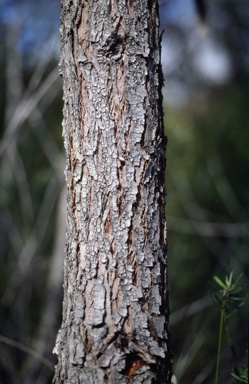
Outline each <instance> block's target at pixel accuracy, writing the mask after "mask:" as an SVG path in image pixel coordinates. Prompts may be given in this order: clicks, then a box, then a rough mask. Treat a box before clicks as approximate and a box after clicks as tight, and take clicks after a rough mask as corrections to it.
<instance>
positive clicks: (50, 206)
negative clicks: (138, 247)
mask: <svg viewBox="0 0 249 384" xmlns="http://www.w3.org/2000/svg"><path fill="white" fill-rule="evenodd" d="M201 3H202V6H204V12H202V13H201V14H200V13H198V11H197V6H196V5H197V2H194V1H193V0H160V1H159V5H160V12H161V28H162V30H164V34H163V37H162V64H163V70H164V74H165V89H164V99H165V129H166V134H167V136H168V147H167V174H166V183H167V191H168V198H167V207H166V212H167V217H168V243H169V245H168V249H169V250H168V255H169V281H170V302H171V313H172V315H171V330H172V350H173V352H174V354H175V358H174V361H175V374H176V376H177V378H178V381H179V382H180V383H181V384H183V383H184V384H198V383H207V384H209V383H212V382H213V381H214V371H215V358H216V349H217V338H218V326H219V306H215V305H213V304H212V301H211V299H210V296H209V291H211V290H212V286H211V285H212V284H213V283H212V282H213V278H212V276H213V275H214V274H215V275H219V276H224V275H228V274H229V272H230V271H231V270H233V271H234V275H235V277H236V276H239V275H240V273H243V277H242V280H243V284H244V285H245V286H247V285H248V278H249V268H248V254H249V234H248V229H249V220H248V216H249V215H248V213H249V204H248V201H249V151H248V148H249V120H248V113H247V109H248V106H247V105H248V100H249V81H248V80H249V73H248V72H249V3H248V1H247V0H215V1H212V2H208V1H206V2H204V1H202V2H201ZM59 12H60V4H59V0H52V1H51V0H50V1H48V0H40V1H39V2H36V1H33V0H23V1H22V2H20V1H17V0H16V1H14V0H12V1H11V0H8V1H7V0H5V1H4V0H2V1H1V13H0V34H1V38H0V73H1V76H0V87H1V88H0V89H1V91H0V123H1V128H0V129H1V131H0V134H1V142H0V175H1V176H0V212H1V216H0V241H1V251H0V300H1V301H0V303H1V306H0V383H1V384H5V383H15V384H21V383H22V384H23V383H24V384H31V383H32V384H47V383H49V382H51V377H52V375H53V366H54V363H55V361H54V356H53V355H52V349H53V346H54V343H55V336H56V332H57V330H58V328H59V324H60V312H61V302H62V287H61V284H62V273H63V272H62V268H63V258H64V242H65V238H64V233H65V232H64V231H65V228H64V227H65V206H66V204H65V191H64V174H63V170H64V150H63V144H62V138H61V120H62V91H61V81H60V78H59V74H58V58H59V32H58V30H59ZM245 293H246V302H247V303H248V293H247V291H246V290H245ZM247 310H248V304H247V306H244V307H243V308H242V309H241V310H240V311H239V312H238V314H237V315H236V316H233V317H232V318H231V320H230V321H231V326H230V328H231V329H232V330H234V331H233V332H232V342H233V345H234V347H235V349H236V352H237V355H238V357H239V359H240V361H241V362H243V361H244V362H245V361H246V349H247V348H248V346H247V342H248V313H247ZM232 365H233V360H232V355H231V353H230V351H229V349H228V348H227V347H226V345H225V342H224V343H223V349H222V360H221V369H222V372H221V375H220V382H221V383H233V382H234V379H233V378H232V376H231V375H230V372H231V371H232Z"/></svg>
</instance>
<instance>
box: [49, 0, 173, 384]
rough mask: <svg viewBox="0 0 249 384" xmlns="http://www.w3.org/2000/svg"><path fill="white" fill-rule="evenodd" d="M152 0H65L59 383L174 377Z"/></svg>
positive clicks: (163, 383)
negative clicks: (63, 234) (64, 240)
mask: <svg viewBox="0 0 249 384" xmlns="http://www.w3.org/2000/svg"><path fill="white" fill-rule="evenodd" d="M158 24H159V20H158V7H157V2H156V1H154V0H148V1H141V0H103V1H101V0H97V1H96V0H81V1H80V0H73V1H68V0H62V14H61V44H62V55H61V64H60V65H61V73H62V76H63V90H64V121H63V135H64V142H65V148H66V160H67V166H66V180H67V189H68V196H67V204H68V208H67V245H66V260H65V276H64V306H63V321H62V326H61V329H60V331H59V334H58V337H57V342H56V346H55V350H54V351H55V353H57V354H58V360H59V361H58V365H57V367H56V373H55V377H54V383H56V384H59V383H60V384H61V383H70V384H72V383H84V384H102V383H111V384H114V383H117V384H125V383H146V384H149V383H154V384H155V383H160V384H166V383H167V384H168V383H170V378H171V356H170V352H169V345H168V342H169V331H168V296H167V295H168V292H167V281H166V271H167V268H166V224H165V213H164V209H165V202H164V199H165V187H164V184H165V143H166V140H165V137H164V131H163V116H162V98H161V89H160V87H161V65H160V48H159V36H158Z"/></svg>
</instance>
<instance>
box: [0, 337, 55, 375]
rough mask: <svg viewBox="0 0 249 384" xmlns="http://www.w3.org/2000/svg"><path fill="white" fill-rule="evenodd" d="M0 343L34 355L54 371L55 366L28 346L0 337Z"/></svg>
mask: <svg viewBox="0 0 249 384" xmlns="http://www.w3.org/2000/svg"><path fill="white" fill-rule="evenodd" d="M0 343H4V344H7V345H10V346H11V347H14V348H17V349H20V350H21V351H23V352H25V353H28V354H29V355H32V356H33V357H35V358H36V359H37V360H39V361H41V362H42V364H44V365H46V366H47V367H48V368H49V369H51V370H52V371H53V370H54V364H53V363H51V361H49V360H48V359H46V358H45V357H43V356H41V355H40V354H39V353H38V352H36V351H34V350H33V349H32V348H30V347H28V346H27V345H24V344H22V343H19V342H18V341H15V340H12V339H9V338H8V337H5V336H2V335H0Z"/></svg>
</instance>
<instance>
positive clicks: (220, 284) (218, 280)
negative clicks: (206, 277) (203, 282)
mask: <svg viewBox="0 0 249 384" xmlns="http://www.w3.org/2000/svg"><path fill="white" fill-rule="evenodd" d="M214 280H215V281H216V283H217V284H218V285H219V286H220V287H221V288H226V285H225V284H224V283H223V281H221V279H220V278H219V277H218V276H214Z"/></svg>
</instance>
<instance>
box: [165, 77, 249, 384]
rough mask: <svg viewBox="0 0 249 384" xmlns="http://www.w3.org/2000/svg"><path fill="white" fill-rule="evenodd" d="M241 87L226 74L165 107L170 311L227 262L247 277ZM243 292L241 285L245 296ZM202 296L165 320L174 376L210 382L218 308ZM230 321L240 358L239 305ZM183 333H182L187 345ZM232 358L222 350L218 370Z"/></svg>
mask: <svg viewBox="0 0 249 384" xmlns="http://www.w3.org/2000/svg"><path fill="white" fill-rule="evenodd" d="M248 92H249V88H246V87H245V86H244V85H241V84H238V83H237V82H232V83H231V84H228V85H226V86H224V87H223V88H222V89H218V90H213V91H212V94H211V98H210V99H206V102H205V105H204V106H203V105H198V100H196V98H193V99H192V100H191V101H190V103H189V104H188V105H187V106H186V107H185V108H184V109H181V110H173V109H169V108H168V107H167V106H166V107H165V110H166V111H165V125H166V131H167V135H168V147H167V175H166V184H167V191H168V198H167V209H166V211H167V215H168V228H169V230H168V242H169V244H168V257H169V283H170V302H171V311H172V312H173V316H172V317H174V311H176V310H177V309H179V308H182V307H184V306H185V305H186V304H190V303H191V302H193V301H195V300H198V299H200V298H201V297H205V295H206V294H207V293H208V291H209V289H210V287H209V284H210V281H211V280H212V276H213V275H214V274H219V275H220V274H224V273H228V271H230V270H231V269H233V270H234V271H235V273H236V275H237V276H238V275H239V274H240V273H243V281H244V284H245V285H248V278H249V268H248V254H249V235H248V233H249V215H248V214H249V204H248V202H249V178H248V171H249V156H248V146H249V135H248V131H249V123H248V119H247V108H248V107H247V102H248ZM248 299H249V295H248V293H247V297H246V301H247V303H248ZM201 304H202V303H200V312H199V311H198V306H197V309H196V312H195V313H194V316H190V317H189V318H188V319H186V318H184V317H183V319H182V320H181V321H179V322H177V323H176V324H175V325H174V322H173V324H172V348H173V351H174V352H175V354H176V358H175V364H176V376H177V372H178V371H179V374H178V377H179V378H180V382H181V383H182V382H184V383H211V382H212V377H213V370H214V361H213V362H212V364H211V361H212V358H213V357H214V356H215V345H216V340H217V337H218V327H219V325H218V322H217V321H216V320H217V312H216V311H215V310H214V309H211V308H210V306H209V305H210V300H208V298H207V301H206V308H203V307H202V305H201ZM186 312H187V309H186ZM232 323H233V325H232V327H231V329H232V331H231V333H232V336H233V337H234V343H235V345H236V350H238V354H239V355H240V358H241V359H242V360H243V358H244V359H245V358H246V356H245V352H246V341H247V337H248V324H247V308H246V307H245V308H244V309H241V313H240V314H239V316H238V318H237V319H234V320H232ZM186 332H187V334H188V336H187V337H186ZM198 337H199V339H200V340H199V341H200V345H198V348H197V350H196V351H195V353H196V356H194V355H193V354H192V356H191V359H192V360H191V361H190V366H189V364H187V365H184V366H183V367H182V363H181V360H184V356H185V354H188V353H190V352H187V350H189V351H191V346H192V344H193V343H194V341H195V340H198ZM202 337H203V340H202ZM183 339H185V340H187V339H189V341H188V342H187V344H186V346H185V345H184V344H183V342H182V341H183ZM186 348H187V349H186ZM210 356H212V358H211V359H210ZM231 358H232V356H231V357H230V356H224V354H223V355H222V361H223V363H222V364H223V365H222V366H223V368H224V370H225V367H224V366H225V365H226V364H229V361H230V363H231ZM178 359H179V360H178ZM188 363H189V362H188ZM208 364H210V369H208V368H207V365H208ZM178 368H179V369H178ZM202 371H203V372H202ZM201 372H202V375H200V373H201ZM229 372H230V371H228V373H229ZM198 374H199V376H198ZM224 374H225V373H223V375H224ZM223 380H224V381H221V383H223V382H224V383H229V382H232V379H230V381H229V378H228V377H226V379H224V376H223Z"/></svg>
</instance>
